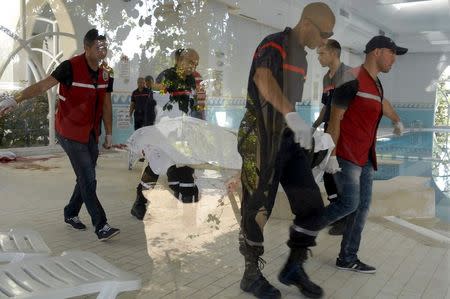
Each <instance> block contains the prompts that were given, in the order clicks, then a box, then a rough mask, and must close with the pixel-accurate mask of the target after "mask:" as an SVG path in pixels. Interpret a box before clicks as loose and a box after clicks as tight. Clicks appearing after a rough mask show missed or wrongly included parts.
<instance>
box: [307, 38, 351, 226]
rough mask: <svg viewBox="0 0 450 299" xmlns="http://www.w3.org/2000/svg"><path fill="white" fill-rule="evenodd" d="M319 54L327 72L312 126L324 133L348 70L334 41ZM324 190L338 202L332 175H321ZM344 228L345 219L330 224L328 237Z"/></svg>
mask: <svg viewBox="0 0 450 299" xmlns="http://www.w3.org/2000/svg"><path fill="white" fill-rule="evenodd" d="M317 54H319V63H320V64H321V65H322V67H328V72H327V73H326V74H325V76H324V77H323V93H322V104H323V106H322V109H321V110H320V114H319V117H318V118H317V120H316V121H315V122H314V124H313V128H317V127H319V126H320V124H321V123H322V122H323V123H324V131H325V132H326V131H327V129H328V121H329V120H330V113H331V99H332V98H333V93H334V89H335V88H336V83H337V82H340V80H341V78H342V76H343V75H344V73H345V72H346V71H347V70H349V69H350V67H348V66H347V65H345V64H344V63H342V62H341V59H340V57H341V45H340V44H339V42H338V41H336V40H334V39H329V40H328V42H327V44H326V45H324V46H322V47H319V48H318V49H317ZM323 182H324V185H325V190H326V192H327V195H328V200H329V201H330V202H333V201H336V200H338V194H337V187H336V183H335V182H334V178H333V174H331V173H328V172H325V173H324V175H323ZM344 226H345V217H344V218H342V219H340V220H338V221H336V222H335V223H333V224H332V228H331V229H330V230H329V234H330V235H342V233H343V230H344Z"/></svg>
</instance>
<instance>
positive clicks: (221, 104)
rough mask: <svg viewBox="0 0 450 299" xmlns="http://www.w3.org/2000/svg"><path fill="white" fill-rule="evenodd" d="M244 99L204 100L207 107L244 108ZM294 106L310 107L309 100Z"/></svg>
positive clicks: (211, 98)
mask: <svg viewBox="0 0 450 299" xmlns="http://www.w3.org/2000/svg"><path fill="white" fill-rule="evenodd" d="M245 102H246V99H245V98H213V97H209V98H208V99H207V100H206V105H207V106H218V107H225V106H245ZM296 106H311V100H303V101H301V102H300V103H297V104H296Z"/></svg>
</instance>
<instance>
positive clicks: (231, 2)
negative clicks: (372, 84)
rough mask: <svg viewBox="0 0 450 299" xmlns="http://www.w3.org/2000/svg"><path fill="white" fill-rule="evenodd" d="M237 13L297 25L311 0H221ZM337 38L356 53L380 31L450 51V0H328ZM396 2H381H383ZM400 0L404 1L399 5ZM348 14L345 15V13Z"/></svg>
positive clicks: (409, 43) (417, 48) (414, 48)
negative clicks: (300, 14)
mask: <svg viewBox="0 0 450 299" xmlns="http://www.w3.org/2000/svg"><path fill="white" fill-rule="evenodd" d="M217 1H219V2H222V3H225V4H226V5H227V6H228V7H229V12H230V13H232V14H235V15H241V16H244V17H250V18H251V19H255V21H257V22H259V23H262V24H265V25H268V26H272V27H275V28H278V29H281V28H284V27H285V26H294V25H295V24H296V22H297V21H298V17H299V12H300V11H301V9H302V8H303V6H304V5H305V4H306V3H309V2H312V1H307V0H217ZM324 2H327V3H328V4H329V5H330V6H331V7H332V9H333V10H334V12H335V14H336V16H337V22H336V28H335V32H336V35H335V38H336V39H338V40H339V41H340V42H341V44H342V45H344V46H346V47H349V48H351V49H352V50H354V51H355V52H362V50H363V47H364V45H365V44H366V42H367V41H368V40H369V39H370V38H371V37H372V36H374V35H378V34H379V33H380V30H382V31H383V32H385V33H386V35H388V36H390V37H392V38H393V39H394V40H395V41H396V43H397V44H399V45H402V46H405V47H407V48H409V49H410V52H447V51H450V3H449V2H450V0H426V1H418V0H328V1H324ZM386 2H390V3H394V2H397V3H396V4H381V3H386ZM399 2H404V3H401V4H398V3H399ZM344 15H345V16H344Z"/></svg>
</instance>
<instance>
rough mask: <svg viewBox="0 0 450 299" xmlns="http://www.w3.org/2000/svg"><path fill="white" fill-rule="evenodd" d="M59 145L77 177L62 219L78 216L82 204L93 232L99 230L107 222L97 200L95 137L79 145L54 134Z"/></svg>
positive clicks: (96, 148)
mask: <svg viewBox="0 0 450 299" xmlns="http://www.w3.org/2000/svg"><path fill="white" fill-rule="evenodd" d="M56 137H57V138H58V141H59V143H60V144H61V146H62V148H63V149H64V151H65V152H66V153H67V156H69V159H70V163H71V164H72V168H73V171H74V172H75V175H76V177H77V179H76V184H75V188H74V190H73V193H72V196H71V198H70V201H69V204H68V205H67V206H66V207H65V208H64V218H71V217H74V216H78V213H79V212H80V209H81V206H82V205H83V203H84V204H85V205H86V209H87V211H88V213H89V215H90V216H91V220H92V224H93V225H94V227H95V230H96V231H98V230H99V229H101V228H102V227H103V226H104V225H105V224H106V222H107V219H106V214H105V211H104V210H103V207H102V205H101V204H100V201H99V200H98V198H97V194H96V189H97V180H96V179H95V165H96V163H97V158H98V145H97V142H96V141H95V135H94V133H92V134H91V135H90V136H89V141H88V143H80V142H77V141H74V140H70V139H67V138H64V137H63V136H61V135H59V134H56Z"/></svg>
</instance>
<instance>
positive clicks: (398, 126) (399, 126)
mask: <svg viewBox="0 0 450 299" xmlns="http://www.w3.org/2000/svg"><path fill="white" fill-rule="evenodd" d="M404 131H405V127H404V126H403V123H402V122H401V121H398V122H396V123H395V124H394V131H392V132H393V133H394V134H395V135H397V136H402V135H403V132H404Z"/></svg>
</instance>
